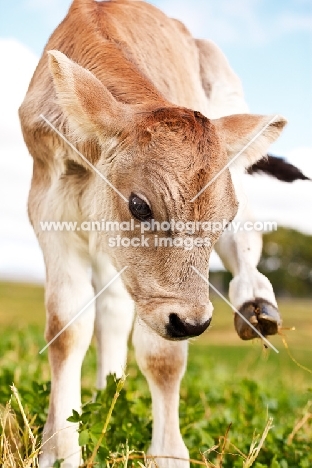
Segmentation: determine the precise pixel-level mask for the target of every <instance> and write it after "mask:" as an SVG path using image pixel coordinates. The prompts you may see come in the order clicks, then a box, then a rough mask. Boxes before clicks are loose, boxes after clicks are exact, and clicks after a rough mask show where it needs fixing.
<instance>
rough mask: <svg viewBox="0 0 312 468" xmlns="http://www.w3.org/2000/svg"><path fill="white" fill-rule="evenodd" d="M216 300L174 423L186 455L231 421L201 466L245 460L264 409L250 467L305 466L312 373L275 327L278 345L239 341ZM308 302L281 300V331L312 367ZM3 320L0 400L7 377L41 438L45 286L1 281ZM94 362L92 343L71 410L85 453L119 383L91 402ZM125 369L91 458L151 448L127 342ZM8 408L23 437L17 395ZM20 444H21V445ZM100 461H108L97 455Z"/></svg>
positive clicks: (144, 399)
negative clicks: (77, 407) (79, 407)
mask: <svg viewBox="0 0 312 468" xmlns="http://www.w3.org/2000/svg"><path fill="white" fill-rule="evenodd" d="M213 303H214V307H215V313H214V319H213V326H212V327H211V329H210V330H209V331H208V332H207V333H205V334H204V335H203V336H202V337H200V338H199V339H197V340H194V341H192V343H191V344H190V348H189V364H188V369H187V372H186V375H185V377H184V379H183V382H182V387H181V405H180V420H181V431H182V434H183V438H184V440H185V442H186V444H187V446H188V448H189V449H190V456H191V458H194V459H197V460H202V458H201V455H200V451H207V450H209V449H210V448H211V447H213V446H214V445H217V444H219V443H220V442H222V441H223V439H222V437H223V436H224V435H225V434H226V432H227V430H229V432H228V435H227V443H226V444H225V446H224V454H223V455H222V456H221V455H218V453H217V452H218V451H219V452H220V451H222V450H221V449H222V444H223V442H222V444H221V446H220V447H219V448H218V449H215V450H213V451H211V452H210V453H208V452H206V458H207V462H206V463H207V466H211V467H212V466H213V465H214V466H216V467H220V468H221V466H222V468H238V467H243V466H244V465H243V463H244V459H243V457H242V455H240V454H239V452H238V450H237V449H239V450H240V451H241V452H242V453H243V454H245V455H247V454H248V452H249V448H250V445H251V442H252V440H253V437H254V434H255V433H257V434H261V433H262V431H263V429H264V427H265V425H266V423H267V420H268V418H269V417H273V426H274V427H273V428H272V429H271V430H270V431H269V433H268V435H267V437H266V439H265V441H264V444H263V447H262V449H261V451H260V453H259V455H258V457H257V460H256V461H255V462H254V464H253V465H252V466H253V467H255V468H263V467H270V468H308V467H311V466H312V454H311V440H312V424H311V423H312V407H311V405H310V406H309V402H311V401H312V375H311V374H310V373H309V372H307V371H305V370H304V369H302V368H301V367H299V366H298V365H297V364H296V363H295V362H294V361H293V360H292V359H291V358H290V357H289V355H288V353H287V350H286V349H285V348H284V346H283V343H282V340H281V337H280V336H276V337H274V338H272V340H271V341H272V342H273V343H274V345H275V346H276V347H277V348H278V350H279V351H280V352H279V354H276V353H275V352H274V351H272V350H264V349H263V348H262V346H261V344H260V342H259V341H258V340H255V342H242V341H240V340H239V338H238V337H237V335H236V333H235V331H234V327H233V318H232V312H231V310H230V309H229V307H228V306H227V305H226V304H224V303H223V302H222V301H220V300H213ZM311 306H312V301H309V300H296V301H293V300H287V301H280V310H281V312H282V315H283V319H284V326H285V327H295V328H296V330H295V331H285V332H284V333H285V335H286V337H287V342H288V345H289V348H290V352H291V354H292V356H293V357H294V358H295V359H296V360H297V361H299V363H300V364H302V365H303V366H306V367H309V368H312V346H311V336H312V320H311V310H312V307H311ZM0 327H1V332H0V404H1V405H3V406H4V405H5V404H6V402H7V401H8V400H9V399H10V396H11V390H10V385H11V384H12V382H14V383H15V385H16V387H17V388H18V390H19V393H20V397H21V401H22V404H23V406H24V409H25V412H26V415H27V418H28V420H29V421H31V426H32V429H33V432H34V435H35V437H37V438H38V440H39V439H40V434H41V432H42V427H43V424H44V421H45V418H46V414H47V405H48V395H49V367H48V363H47V355H46V353H44V354H43V355H39V354H38V352H39V350H40V349H41V348H42V347H43V346H44V339H43V330H44V307H43V290H42V288H41V287H39V286H26V285H18V284H8V283H7V284H6V283H3V284H0ZM95 364H96V356H95V346H94V345H92V346H91V347H90V350H89V351H88V353H87V356H86V359H85V362H84V366H83V401H84V407H83V411H82V414H81V415H76V416H75V417H76V419H77V420H79V421H80V433H81V435H80V441H81V443H82V445H83V447H84V454H85V457H86V458H87V457H89V456H90V454H91V452H92V450H93V448H94V446H95V444H96V441H97V440H98V437H99V434H100V431H101V430H102V427H103V424H104V421H105V418H106V415H107V412H108V410H109V406H110V404H111V401H112V399H113V396H114V392H115V389H116V384H115V382H114V380H113V378H111V379H110V381H109V385H108V388H107V389H106V390H105V391H104V392H98V394H97V398H96V401H95V402H93V403H92V405H93V406H92V405H91V406H90V400H91V397H92V395H93V392H94V390H95V389H94V381H95ZM127 374H128V378H127V380H126V383H125V387H124V389H123V390H122V391H121V394H120V396H119V398H118V400H117V403H116V407H115V410H114V412H113V416H112V418H111V420H110V424H109V427H108V432H107V434H106V436H105V438H104V439H103V441H102V443H101V446H100V449H99V452H98V461H99V459H101V460H104V459H107V457H109V456H111V455H110V454H111V453H122V452H125V451H126V447H127V445H126V444H128V446H129V447H130V449H133V450H134V449H135V450H143V451H144V450H146V449H147V448H148V444H149V440H150V435H151V414H150V396H149V392H148V388H147V384H146V381H145V379H144V378H143V377H142V375H141V374H140V372H139V370H138V368H137V366H136V364H135V361H134V357H133V350H132V349H131V350H130V353H129V364H128V369H127ZM12 407H13V410H14V411H15V413H16V418H17V424H18V425H19V427H20V432H21V434H23V437H24V439H25V437H26V436H25V433H24V432H23V428H24V429H25V422H24V420H23V418H22V415H21V412H20V409H19V408H18V406H17V403H16V400H15V399H12ZM300 421H301V422H302V427H300ZM229 427H230V429H229ZM297 429H298V430H297ZM293 432H294V433H293ZM26 438H27V437H26ZM220 438H221V439H220ZM25 450H26V449H25V443H23V448H21V451H22V452H23V451H24V452H25ZM0 460H1V458H0ZM220 460H222V461H220ZM0 463H1V462H0ZM209 463H211V465H209ZM245 463H246V462H245ZM7 466H8V467H9V466H10V465H7ZM12 466H13V465H12ZM16 466H23V465H18V464H17V465H16ZM24 466H26V465H24ZM33 466H35V465H33ZM97 466H101V465H97ZM102 466H106V464H104V462H103V463H102ZM245 466H246V467H247V466H249V465H247V464H245Z"/></svg>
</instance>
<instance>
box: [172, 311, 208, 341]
mask: <svg viewBox="0 0 312 468" xmlns="http://www.w3.org/2000/svg"><path fill="white" fill-rule="evenodd" d="M210 322H211V318H210V319H208V320H206V322H204V323H201V324H199V325H190V324H188V323H186V322H184V321H182V320H181V319H180V317H179V316H178V315H177V314H174V313H172V314H170V315H169V323H168V324H167V332H168V334H169V335H170V337H171V338H176V339H179V338H180V339H183V338H191V337H192V336H198V335H201V334H202V333H203V332H204V331H205V330H206V329H207V328H208V327H209V325H210Z"/></svg>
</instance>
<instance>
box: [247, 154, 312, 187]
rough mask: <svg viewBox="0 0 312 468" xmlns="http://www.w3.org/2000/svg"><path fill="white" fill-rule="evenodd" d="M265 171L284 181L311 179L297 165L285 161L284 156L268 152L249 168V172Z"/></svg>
mask: <svg viewBox="0 0 312 468" xmlns="http://www.w3.org/2000/svg"><path fill="white" fill-rule="evenodd" d="M257 172H263V173H264V174H267V175H270V176H272V177H276V179H278V180H281V181H283V182H294V181H295V180H311V179H310V178H309V177H307V176H305V175H304V174H303V173H302V172H301V171H300V169H298V168H297V167H296V166H293V165H292V164H290V163H288V162H287V161H285V159H284V158H280V157H276V156H272V155H270V154H268V155H267V156H266V157H265V158H263V159H260V161H258V162H257V163H256V164H253V165H252V166H251V167H250V168H249V169H247V173H248V174H255V173H257Z"/></svg>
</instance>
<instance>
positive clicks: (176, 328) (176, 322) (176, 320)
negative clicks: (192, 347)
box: [168, 314, 187, 338]
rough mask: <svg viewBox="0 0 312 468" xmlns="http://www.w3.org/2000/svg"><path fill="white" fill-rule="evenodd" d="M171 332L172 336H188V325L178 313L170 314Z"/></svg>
mask: <svg viewBox="0 0 312 468" xmlns="http://www.w3.org/2000/svg"><path fill="white" fill-rule="evenodd" d="M168 328H169V329H170V330H168V331H169V333H170V334H171V335H172V337H174V338H176V337H179V336H180V337H185V336H187V325H186V324H185V323H183V322H182V320H181V319H180V317H179V316H178V315H177V314H170V315H169V326H168Z"/></svg>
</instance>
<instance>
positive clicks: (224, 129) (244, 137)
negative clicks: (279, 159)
mask: <svg viewBox="0 0 312 468" xmlns="http://www.w3.org/2000/svg"><path fill="white" fill-rule="evenodd" d="M212 122H213V124H214V125H215V126H216V128H217V131H218V134H219V136H220V137H221V139H222V140H223V142H224V143H225V145H226V150H227V153H228V158H229V162H230V161H232V162H231V167H235V168H238V169H241V170H245V169H248V167H250V166H252V165H253V164H254V163H256V162H257V161H258V160H259V159H261V158H263V157H264V156H265V155H266V153H267V150H268V148H269V146H270V144H271V143H273V142H274V141H275V140H276V139H277V138H278V137H279V135H280V134H281V132H282V130H283V128H284V126H285V125H286V123H287V121H286V120H285V119H284V118H283V117H281V116H280V115H275V116H263V115H252V114H237V115H229V116H227V117H222V118H220V119H215V120H212Z"/></svg>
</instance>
